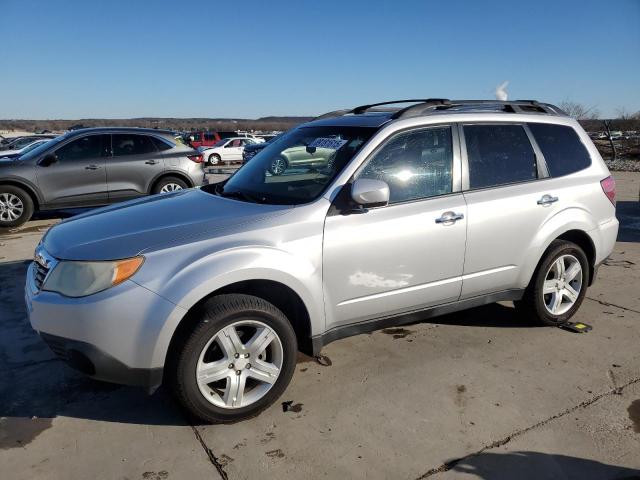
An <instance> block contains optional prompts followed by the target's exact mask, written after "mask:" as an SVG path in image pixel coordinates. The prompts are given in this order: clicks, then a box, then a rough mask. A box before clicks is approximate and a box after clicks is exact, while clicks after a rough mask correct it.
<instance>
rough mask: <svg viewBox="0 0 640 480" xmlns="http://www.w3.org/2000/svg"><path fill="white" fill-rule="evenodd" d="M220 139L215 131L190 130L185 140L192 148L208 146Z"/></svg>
mask: <svg viewBox="0 0 640 480" xmlns="http://www.w3.org/2000/svg"><path fill="white" fill-rule="evenodd" d="M220 140H221V138H220V135H218V134H217V133H216V132H191V133H189V134H188V135H187V136H186V142H187V143H188V144H189V145H191V147H192V148H198V147H210V146H211V145H214V144H215V143H217V142H218V141H220Z"/></svg>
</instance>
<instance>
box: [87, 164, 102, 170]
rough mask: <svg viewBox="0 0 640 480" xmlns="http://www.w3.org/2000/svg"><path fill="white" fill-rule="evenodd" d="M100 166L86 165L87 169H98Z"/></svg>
mask: <svg viewBox="0 0 640 480" xmlns="http://www.w3.org/2000/svg"><path fill="white" fill-rule="evenodd" d="M98 168H100V167H98V166H97V165H87V166H86V167H84V169H85V170H97V169H98Z"/></svg>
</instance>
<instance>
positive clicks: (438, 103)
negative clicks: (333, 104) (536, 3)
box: [314, 98, 567, 120]
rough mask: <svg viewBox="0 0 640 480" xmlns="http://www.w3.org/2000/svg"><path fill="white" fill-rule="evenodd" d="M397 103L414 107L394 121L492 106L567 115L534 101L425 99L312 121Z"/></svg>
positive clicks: (394, 116) (510, 110) (337, 112)
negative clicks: (446, 111)
mask: <svg viewBox="0 0 640 480" xmlns="http://www.w3.org/2000/svg"><path fill="white" fill-rule="evenodd" d="M398 103H414V104H415V105H409V106H408V107H404V108H401V109H398V110H396V111H395V112H393V114H392V115H391V119H393V120H396V119H399V118H406V117H415V116H419V115H426V114H428V113H432V112H434V111H441V110H451V109H464V108H471V109H472V108H473V107H481V106H487V107H490V106H494V107H495V109H496V111H500V112H505V113H545V114H549V115H563V116H566V115H567V114H566V113H565V112H564V111H563V110H562V109H560V108H558V107H556V106H555V105H551V104H549V103H540V102H538V101H536V100H505V101H503V100H449V99H446V98H426V99H409V100H391V101H388V102H379V103H371V104H368V105H360V106H359V107H355V108H354V109H351V110H349V109H344V110H335V111H333V112H328V113H325V114H324V115H320V116H319V117H316V118H315V119H314V120H319V119H324V118H333V117H341V116H343V115H349V114H353V115H361V114H363V113H366V112H367V110H370V109H371V108H374V107H381V106H385V105H394V104H398Z"/></svg>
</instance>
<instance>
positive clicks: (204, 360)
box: [195, 320, 284, 409]
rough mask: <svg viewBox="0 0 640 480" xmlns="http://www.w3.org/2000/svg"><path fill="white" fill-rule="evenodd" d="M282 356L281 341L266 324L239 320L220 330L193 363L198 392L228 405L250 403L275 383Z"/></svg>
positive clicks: (236, 405) (232, 406) (242, 405)
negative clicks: (194, 364)
mask: <svg viewBox="0 0 640 480" xmlns="http://www.w3.org/2000/svg"><path fill="white" fill-rule="evenodd" d="M283 359H284V354H283V349H282V342H281V341H280V338H279V337H278V334H277V333H276V332H275V331H274V330H273V329H272V328H271V327H269V326H268V325H266V324H265V323H262V322H260V321H257V320H240V321H237V322H234V323H232V324H231V325H227V326H226V327H224V328H222V329H221V330H219V331H218V332H217V333H216V334H215V335H214V336H213V337H212V338H211V339H210V340H209V341H208V342H207V344H206V345H205V346H204V348H203V349H202V352H201V353H200V356H199V358H198V363H197V365H196V372H195V374H196V381H197V384H198V388H199V389H200V393H202V395H203V396H204V398H205V399H206V400H207V401H209V402H211V403H212V404H214V405H216V406H218V407H222V408H228V409H235V408H241V407H246V406H248V405H251V404H253V403H255V402H257V401H258V400H260V399H261V398H262V397H264V396H265V395H266V394H267V392H268V391H269V390H271V387H273V385H274V384H275V383H276V380H277V379H278V376H279V375H280V371H281V370H282V363H283Z"/></svg>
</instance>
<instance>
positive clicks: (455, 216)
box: [436, 212, 464, 224]
mask: <svg viewBox="0 0 640 480" xmlns="http://www.w3.org/2000/svg"><path fill="white" fill-rule="evenodd" d="M463 218H464V215H463V214H462V213H455V212H444V213H443V214H442V216H441V217H440V218H436V223H444V224H450V223H455V222H456V221H457V220H462V219H463Z"/></svg>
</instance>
